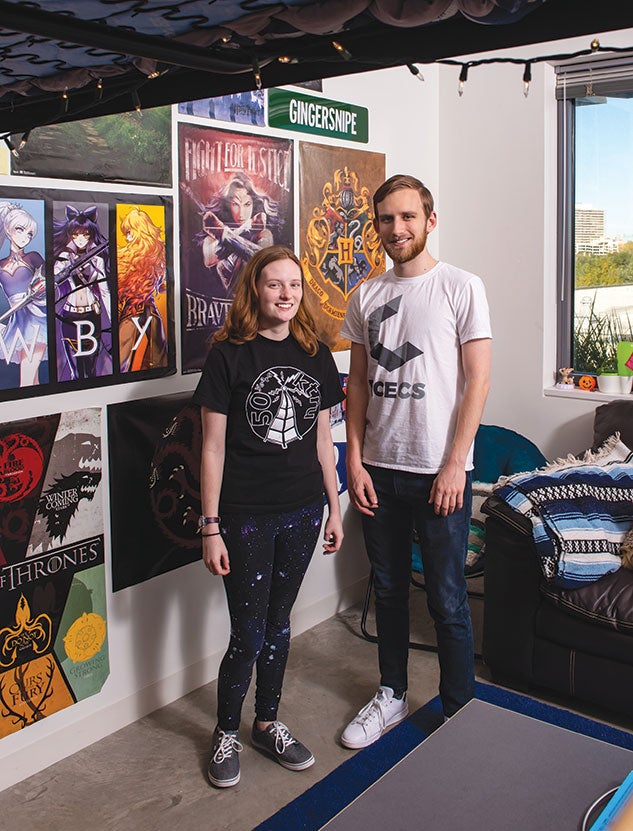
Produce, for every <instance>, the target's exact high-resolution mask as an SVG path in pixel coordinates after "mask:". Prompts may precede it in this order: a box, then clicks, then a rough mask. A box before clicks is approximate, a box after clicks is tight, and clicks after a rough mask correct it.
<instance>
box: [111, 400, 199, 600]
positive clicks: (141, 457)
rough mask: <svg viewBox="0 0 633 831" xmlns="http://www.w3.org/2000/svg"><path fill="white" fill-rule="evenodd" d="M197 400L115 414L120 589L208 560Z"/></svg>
mask: <svg viewBox="0 0 633 831" xmlns="http://www.w3.org/2000/svg"><path fill="white" fill-rule="evenodd" d="M190 400H191V393H178V394H176V395H166V396H160V397H157V398H147V399H143V400H140V401H126V402H124V403H122V404H111V405H110V406H108V444H109V456H110V508H111V523H112V587H113V589H114V591H119V590H120V589H124V588H127V587H128V586H133V585H136V584H137V583H142V582H143V581H145V580H149V579H150V578H151V577H156V576H157V575H159V574H164V573H165V572H167V571H171V570H172V569H175V568H180V566H183V565H186V564H187V563H191V562H194V561H195V560H198V559H200V557H201V553H202V552H201V547H200V536H199V534H198V533H197V523H198V517H199V516H200V455H201V452H202V428H201V424H200V410H199V408H198V407H197V406H196V405H193V404H190Z"/></svg>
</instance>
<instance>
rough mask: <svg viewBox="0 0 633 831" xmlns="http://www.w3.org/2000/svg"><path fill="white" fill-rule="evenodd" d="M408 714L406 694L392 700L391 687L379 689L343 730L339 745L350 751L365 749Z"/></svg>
mask: <svg viewBox="0 0 633 831" xmlns="http://www.w3.org/2000/svg"><path fill="white" fill-rule="evenodd" d="M408 714H409V705H408V704H407V694H406V693H405V694H404V696H403V697H402V698H394V697H393V690H392V689H391V687H379V688H378V692H377V693H376V695H375V696H374V697H373V698H372V700H371V701H370V702H369V704H367V705H366V706H365V707H363V709H362V710H361V711H360V713H359V714H358V715H357V716H356V717H355V718H354V719H353V720H352V721H350V723H349V724H348V725H347V727H346V728H345V730H343V734H342V735H341V744H342V745H344V746H345V747H351V748H352V750H356V749H357V748H359V747H367V746H368V745H370V744H373V743H374V742H375V741H376V740H377V739H379V738H380V737H381V736H382V734H383V733H384V732H385V730H386V729H387V727H390V726H391V725H392V724H397V723H398V722H399V721H402V720H403V719H405V718H406V717H407V716H408Z"/></svg>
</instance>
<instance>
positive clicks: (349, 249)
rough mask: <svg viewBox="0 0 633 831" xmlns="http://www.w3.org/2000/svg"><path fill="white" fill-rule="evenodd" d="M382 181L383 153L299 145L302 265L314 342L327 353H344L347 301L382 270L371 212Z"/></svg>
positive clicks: (346, 343) (382, 255)
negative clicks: (324, 346)
mask: <svg viewBox="0 0 633 831" xmlns="http://www.w3.org/2000/svg"><path fill="white" fill-rule="evenodd" d="M384 179H385V157H384V155H383V154H382V153H370V152H367V151H364V150H347V149H345V148H341V147H334V146H329V145H328V146H325V145H320V144H308V143H305V142H302V143H301V144H300V147H299V193H300V215H299V221H300V235H299V239H300V249H301V262H302V264H303V270H304V274H305V278H306V286H307V289H308V292H309V293H310V294H311V295H312V298H313V300H314V301H316V302H315V303H314V304H313V306H314V307H315V308H316V309H317V330H318V333H319V338H320V339H321V340H322V341H323V342H324V343H326V344H327V345H328V346H329V347H330V349H334V350H341V349H349V341H347V340H344V339H342V338H341V337H340V335H339V333H340V331H341V326H342V325H343V319H344V318H345V312H346V311H347V304H348V302H349V299H350V297H351V296H352V294H353V293H354V292H355V291H356V289H357V288H358V286H360V284H361V283H363V282H364V281H365V280H369V279H371V278H372V277H376V276H377V275H378V274H382V273H383V272H384V270H385V255H384V252H383V250H382V248H381V246H380V239H379V238H378V234H377V233H376V231H375V229H374V226H373V219H374V212H373V207H372V195H373V193H374V191H375V190H376V189H377V188H378V187H379V186H380V185H381V184H382V182H383V181H384Z"/></svg>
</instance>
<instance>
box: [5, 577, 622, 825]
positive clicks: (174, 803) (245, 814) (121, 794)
mask: <svg viewBox="0 0 633 831" xmlns="http://www.w3.org/2000/svg"><path fill="white" fill-rule="evenodd" d="M473 582H475V583H476V582H478V581H473ZM412 591H413V593H414V597H413V600H412V602H413V603H414V604H415V605H414V619H415V625H414V631H413V632H412V637H413V638H414V639H415V640H422V641H423V642H432V641H433V630H432V624H431V622H430V619H429V617H428V613H427V612H426V608H425V604H424V600H423V597H424V595H423V593H422V592H420V591H419V590H416V589H413V590H412ZM481 605H482V603H481V601H480V600H477V599H474V600H472V602H471V607H472V609H473V621H474V628H475V644H476V648H479V646H480V644H481ZM359 622H360V608H358V607H354V608H352V609H350V610H348V611H347V612H344V613H341V614H339V615H336V616H335V617H333V618H331V619H329V620H327V621H325V622H323V623H321V624H319V625H318V626H316V627H314V628H313V629H311V630H310V631H308V632H305V633H303V634H301V635H299V636H297V637H296V638H294V639H293V641H292V648H291V652H290V660H289V663H288V669H287V673H286V681H285V685H284V695H283V699H282V702H281V709H280V712H279V717H280V719H281V720H282V721H284V722H285V723H286V724H288V726H289V727H290V728H291V730H292V731H293V732H295V733H296V735H297V737H298V738H300V739H301V740H302V741H303V742H304V743H305V744H306V745H307V746H308V747H309V748H310V749H311V750H312V752H313V753H314V755H315V757H316V764H315V765H314V766H313V767H311V768H309V769H308V770H306V771H301V772H290V771H287V770H285V769H284V768H282V767H281V766H280V765H278V764H277V763H275V762H273V761H272V760H270V759H268V758H266V757H264V756H262V755H260V754H259V753H257V752H256V751H255V750H253V748H252V747H251V746H250V741H249V735H248V734H249V728H250V722H251V717H252V713H253V696H252V692H251V693H249V696H248V698H247V700H246V704H245V707H244V721H243V725H244V729H243V730H242V739H243V743H244V751H243V752H242V754H241V756H240V761H241V770H242V778H241V781H240V783H239V784H238V785H237V786H236V787H233V788H227V789H225V790H218V789H215V788H213V787H212V786H211V785H209V783H208V781H207V778H206V767H207V762H208V756H209V749H210V744H209V742H210V733H211V730H212V728H213V726H214V712H215V682H214V683H211V684H208V685H206V686H205V687H201V688H200V689H198V690H195V691H194V692H192V693H190V694H189V695H187V696H185V697H184V698H182V699H180V700H179V701H177V702H175V703H173V704H170V705H169V706H167V707H164V708H162V709H161V710H157V711H156V712H154V713H152V714H151V715H149V716H146V717H145V718H143V719H141V720H140V721H138V722H136V723H134V724H132V725H130V726H128V727H126V728H124V729H123V730H119V731H118V732H116V733H114V734H112V735H111V736H108V737H107V738H105V739H103V740H101V741H99V742H97V743H95V744H93V745H91V746H90V747H88V748H85V749H84V750H81V751H80V752H78V753H76V754H74V755H73V756H70V757H68V758H67V759H64V760H63V761H61V762H59V763H57V764H55V765H53V766H51V767H50V768H47V769H46V770H44V771H41V772H40V773H38V774H35V775H34V776H31V777H30V778H28V779H26V780H24V781H23V782H21V783H19V784H17V785H15V786H14V787H12V788H8V789H7V790H5V791H3V792H2V793H0V817H1V819H0V827H1V828H2V829H4V831H21V829H24V828H35V827H41V826H43V827H46V829H47V831H85V829H86V828H89V829H91V831H114V829H116V831H202V830H203V829H208V831H223V829H227V830H230V831H251V829H252V828H253V827H254V826H255V825H257V824H258V823H259V822H261V821H262V820H264V819H266V818H267V817H268V816H270V815H271V814H273V813H274V812H275V811H277V810H278V809H279V808H281V807H282V806H283V805H285V804H286V803H287V802H289V801H290V800H292V799H294V797H296V796H298V795H299V794H301V793H302V792H303V791H304V790H306V789H307V788H309V787H310V786H311V785H313V784H314V783H315V782H318V781H319V780H320V779H322V778H323V777H324V776H325V775H326V774H328V773H329V772H330V771H331V770H333V769H334V768H336V767H337V766H338V765H339V764H341V762H343V761H345V760H346V759H348V758H349V757H350V754H351V753H352V752H353V751H349V750H346V749H344V748H343V747H341V745H340V744H339V743H338V741H337V738H338V735H339V734H340V731H341V729H342V728H343V727H344V725H345V724H346V723H347V721H348V720H349V719H350V718H352V717H353V715H354V714H355V713H356V712H357V710H358V709H359V708H360V706H362V705H363V704H364V703H366V701H367V700H368V699H369V698H371V696H372V695H373V693H374V692H375V690H376V684H377V674H376V673H377V669H376V647H375V645H374V644H372V643H370V642H368V641H366V640H365V639H363V638H362V637H361V636H360V634H359ZM370 623H371V621H370ZM370 631H374V630H373V627H372V628H371V629H370ZM476 672H477V677H478V679H479V680H482V681H488V680H490V679H489V675H488V672H487V670H486V668H485V667H484V666H483V665H482V664H481V663H478V664H477V665H476ZM437 683H438V668H437V656H436V655H435V654H434V653H429V652H421V651H418V650H411V655H410V693H409V705H410V710H411V711H414V710H415V709H417V708H418V707H420V706H422V705H423V704H424V703H425V702H426V701H428V700H429V699H430V698H432V697H433V696H434V695H436V693H437ZM563 706H565V705H564V704H563ZM584 712H585V713H587V712H588V711H587V710H585V711H584ZM593 715H594V716H595V715H596V713H595V712H594V713H593ZM597 717H602V718H603V720H608V719H609V717H608V716H607V717H606V718H605V716H604V714H597ZM611 723H614V724H616V726H624V725H617V722H611Z"/></svg>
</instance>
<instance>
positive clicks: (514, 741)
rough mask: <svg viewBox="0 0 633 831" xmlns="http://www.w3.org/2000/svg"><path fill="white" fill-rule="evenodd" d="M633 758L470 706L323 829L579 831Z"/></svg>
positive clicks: (584, 739) (563, 732)
mask: <svg viewBox="0 0 633 831" xmlns="http://www.w3.org/2000/svg"><path fill="white" fill-rule="evenodd" d="M631 770H633V751H630V750H625V749H623V748H620V747H615V746H613V745H610V744H607V743H605V742H602V741H599V740H598V739H592V738H589V737H587V736H583V735H581V734H579V733H573V732H571V731H569V730H565V729H563V728H561V727H554V726H552V725H550V724H546V723H544V722H542V721H538V720H536V719H533V718H530V717H529V716H524V715H521V714H519V713H514V712H512V711H511V710H505V709H503V708H501V707H497V706H495V705H493V704H487V703H485V702H483V701H478V700H477V699H474V700H473V701H471V702H469V703H468V704H467V705H466V706H465V707H464V708H463V709H462V710H460V712H459V713H457V714H456V715H455V716H453V718H452V719H451V720H450V721H448V722H447V723H446V724H444V725H443V726H442V727H440V728H439V729H438V730H436V731H435V732H434V733H432V734H431V735H430V736H429V737H428V738H427V739H426V740H425V741H424V742H422V744H420V745H419V746H418V747H417V748H416V749H415V750H413V751H412V752H411V753H409V755H408V756H406V757H405V758H404V759H402V760H401V761H400V762H399V763H398V764H397V765H395V766H394V767H393V768H392V769H391V770H390V771H389V772H388V773H386V774H385V775H384V776H383V777H382V778H381V779H379V780H378V781H377V782H376V783H375V784H374V785H372V787H370V788H369V789H368V790H366V791H365V792H364V793H363V794H361V795H360V796H359V797H358V798H357V799H356V800H355V801H354V802H352V803H351V804H350V805H349V806H348V807H347V808H346V809H345V810H344V811H341V813H339V814H338V815H337V816H336V817H334V818H333V819H332V820H330V822H328V823H327V824H326V825H325V826H324V829H327V831H360V830H361V829H362V831H369V829H374V828H375V829H384V831H400V829H402V831H405V829H406V831H412V830H413V829H418V828H424V829H429V831H466V829H470V828H473V829H481V831H509V830H510V829H512V831H532V829H534V831H550V829H551V831H566V830H567V829H569V831H577V830H578V829H579V828H580V824H581V822H582V818H583V816H584V814H585V811H586V810H587V808H589V806H590V805H591V804H592V802H593V801H594V800H595V799H596V798H597V797H599V796H600V795H601V794H603V793H604V792H605V791H607V790H609V789H610V788H613V787H616V786H618V785H619V784H620V783H621V782H622V780H623V779H624V778H625V776H626V775H627V774H628V773H629V772H630V771H631Z"/></svg>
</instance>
